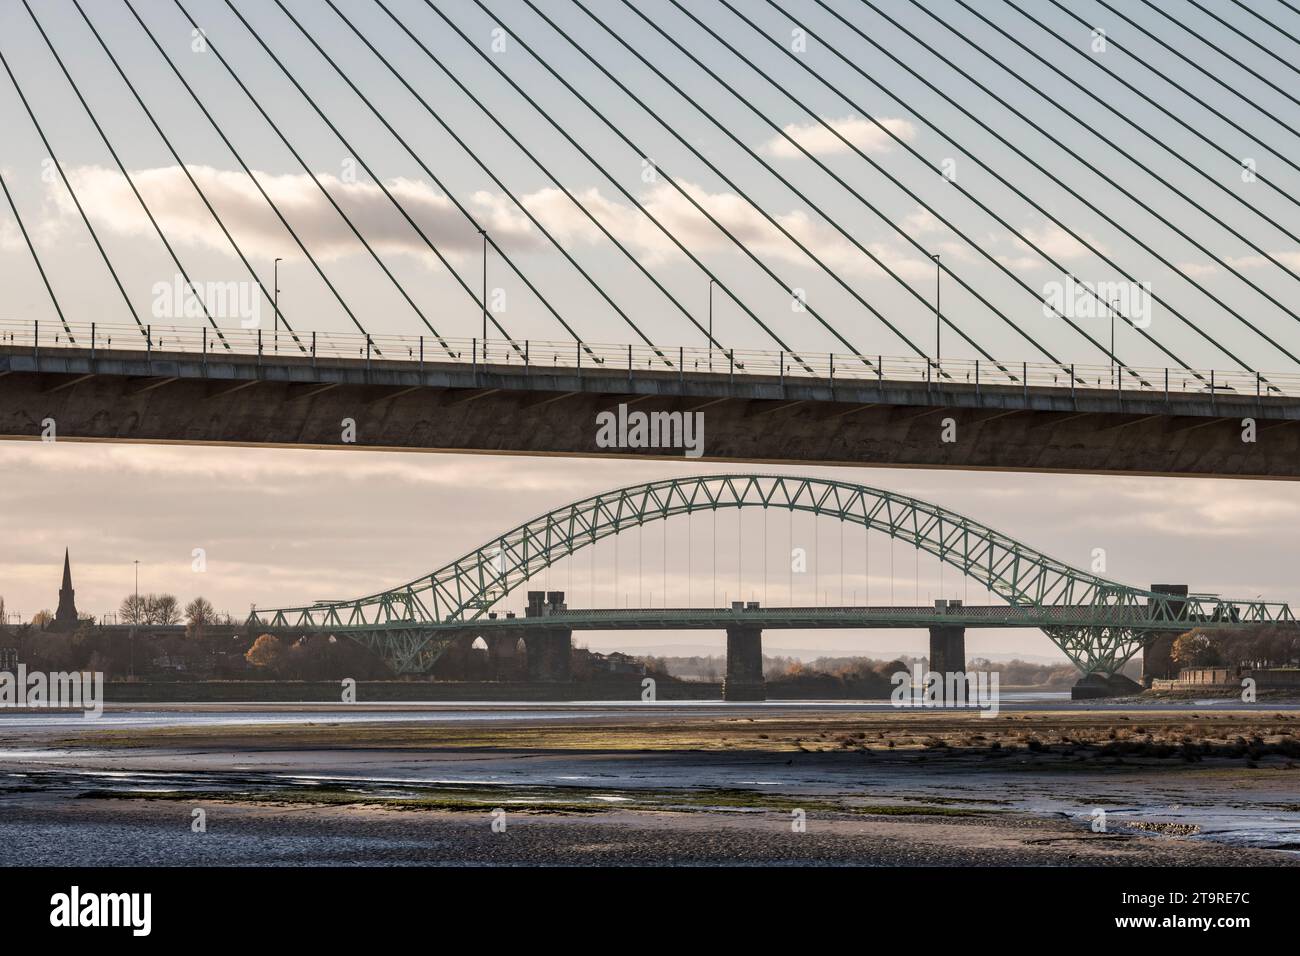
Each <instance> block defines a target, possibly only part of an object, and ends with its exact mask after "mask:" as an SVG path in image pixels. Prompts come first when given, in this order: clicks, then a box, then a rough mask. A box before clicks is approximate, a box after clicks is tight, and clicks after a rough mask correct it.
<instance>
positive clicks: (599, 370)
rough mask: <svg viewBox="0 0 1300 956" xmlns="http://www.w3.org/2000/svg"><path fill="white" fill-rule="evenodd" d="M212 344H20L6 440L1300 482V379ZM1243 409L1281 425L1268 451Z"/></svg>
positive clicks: (606, 351) (173, 337)
mask: <svg viewBox="0 0 1300 956" xmlns="http://www.w3.org/2000/svg"><path fill="white" fill-rule="evenodd" d="M200 331H201V330H199V329H183V330H170V331H164V330H156V337H154V338H151V339H149V340H146V339H145V338H144V337H143V336H142V335H141V334H140V333H139V331H138V330H135V329H130V330H125V331H118V332H117V333H116V334H115V335H113V336H112V345H111V347H108V346H107V337H106V336H105V337H103V338H100V336H101V335H102V331H101V330H97V331H96V333H95V334H96V340H97V342H99V343H100V344H97V345H96V346H95V347H93V348H91V347H89V342H90V335H89V334H88V331H87V330H83V331H82V332H81V337H75V336H74V337H75V338H76V341H75V343H73V342H69V341H68V340H67V337H66V335H63V334H60V335H59V341H57V342H56V341H55V334H56V330H55V329H51V328H48V327H47V328H46V329H45V330H44V331H43V332H39V333H35V334H33V333H32V332H30V331H29V332H27V333H26V334H25V336H24V335H18V336H16V337H15V338H14V339H13V340H12V341H9V342H6V343H5V344H4V345H3V346H0V436H3V437H11V438H30V439H35V438H39V437H41V431H42V426H41V423H42V422H44V421H45V420H46V419H53V420H54V421H55V422H56V423H57V435H58V438H60V439H64V440H77V439H84V440H117V441H147V442H188V443H198V444H202V443H212V444H263V445H276V446H310V447H320V448H344V447H350V448H394V449H417V450H445V451H480V452H502V453H530V454H563V455H610V456H621V457H642V456H644V457H656V458H680V457H682V455H683V453H684V452H683V450H682V449H680V448H677V449H665V448H635V447H618V448H603V447H600V446H599V445H598V444H597V441H596V434H597V428H596V415H597V414H598V413H600V412H602V411H610V410H613V409H615V408H617V406H618V405H620V404H626V405H628V406H629V407H634V408H635V410H637V411H647V412H649V411H681V412H702V413H704V414H705V416H706V419H705V432H704V442H703V449H702V457H703V458H705V459H709V460H717V461H724V460H727V461H750V462H755V461H763V462H808V463H818V464H834V463H843V464H888V465H900V464H907V465H918V466H927V467H954V468H997V469H1023V470H1046V471H1079V472H1099V471H1106V472H1116V473H1143V474H1197V475H1224V476H1252V477H1274V478H1298V477H1300V431H1298V430H1296V429H1292V428H1285V427H1280V426H1285V425H1288V424H1291V423H1294V422H1296V421H1300V378H1296V377H1295V376H1291V377H1288V376H1282V375H1279V376H1271V377H1267V378H1264V377H1260V378H1256V377H1254V376H1249V375H1246V373H1235V375H1234V374H1233V373H1216V372H1209V371H1207V372H1204V373H1202V372H1188V371H1185V370H1175V371H1173V372H1172V373H1170V372H1166V371H1165V370H1162V369H1143V370H1125V372H1124V373H1122V374H1120V375H1118V376H1115V375H1113V374H1112V372H1111V370H1110V369H1106V368H1084V367H1082V366H1080V367H1077V368H1076V367H1074V366H1065V365H1061V366H1054V365H1045V364H1042V363H1038V364H1029V363H1002V364H994V363H988V362H984V363H976V362H973V361H968V360H961V359H955V360H951V361H945V362H944V364H943V370H942V373H941V374H940V373H936V372H935V371H934V369H933V368H932V366H931V365H930V364H928V363H926V362H925V361H923V360H919V359H906V358H897V359H895V358H889V357H880V356H865V357H864V356H846V355H828V354H822V355H819V356H813V355H812V354H811V353H798V354H796V353H789V352H785V353H777V352H737V353H734V354H733V353H729V352H722V351H719V350H713V351H712V352H711V353H710V352H709V351H707V350H704V349H686V348H680V349H673V348H663V349H659V350H655V349H650V348H647V347H644V346H643V347H622V346H586V345H584V346H578V345H577V344H576V343H571V344H567V345H565V344H559V345H557V344H555V343H536V342H521V343H516V345H507V344H506V343H505V342H502V341H496V342H493V343H492V346H491V350H490V352H489V360H488V361H487V362H486V363H485V362H484V361H483V357H482V343H481V342H474V341H460V340H446V339H443V340H438V339H433V338H430V337H427V336H426V337H424V338H423V339H421V340H417V339H415V338H407V339H398V338H397V337H389V339H387V340H385V339H375V340H373V341H372V342H371V343H370V344H369V347H368V345H367V341H366V339H365V338H364V337H362V336H351V337H348V336H346V335H337V334H336V335H332V336H331V337H329V341H330V342H331V345H330V346H329V348H328V349H322V348H320V347H319V343H317V347H316V348H315V349H312V348H309V347H308V343H311V342H312V341H313V338H312V337H311V336H310V335H309V334H305V335H301V336H300V338H299V340H298V342H297V344H296V345H295V343H294V341H293V340H292V339H291V338H290V337H289V336H288V334H287V333H283V332H282V333H280V341H279V343H278V351H276V350H275V349H274V347H273V345H272V344H271V343H270V337H269V335H265V334H264V336H263V340H262V344H261V346H257V345H255V344H254V345H253V346H250V345H249V344H248V341H249V340H248V336H250V335H252V334H253V333H252V332H250V331H248V330H224V331H225V334H226V335H227V336H231V337H234V335H235V333H236V332H239V333H242V336H243V338H241V339H239V340H238V345H237V347H236V348H233V349H232V350H230V351H226V350H225V349H224V348H221V347H218V346H217V344H216V343H215V342H214V341H207V340H205V341H204V342H203V345H202V348H200V347H199V344H198V342H197V339H196V337H197V336H198V335H199V333H200ZM151 334H154V333H151ZM25 339H26V340H27V341H25ZM33 339H35V341H30V340H33ZM353 339H355V340H356V341H352V340H353ZM341 340H347V341H345V342H343V344H338V342H339V341H341ZM123 345H126V346H128V347H125V348H124V347H123ZM710 365H712V369H713V370H712V371H710ZM1243 376H1245V377H1243ZM1292 378H1296V380H1295V381H1294V382H1293V381H1291V379H1292ZM940 412H945V413H946V414H947V416H950V417H951V418H952V419H953V421H954V423H955V425H956V429H955V436H954V440H953V441H951V442H947V441H939V440H938V439H937V437H936V436H937V435H938V430H939V429H940V428H941V427H942V423H943V422H944V421H945V416H940V415H939V414H938V413H940ZM1244 417H1252V418H1255V419H1258V420H1260V421H1261V424H1260V426H1259V435H1258V439H1257V441H1256V442H1255V443H1250V444H1247V443H1243V441H1242V440H1241V419H1242V418H1244ZM343 419H351V420H352V421H353V422H355V425H356V428H355V442H345V441H344V440H343V437H342V429H341V427H340V423H341V421H342V420H343Z"/></svg>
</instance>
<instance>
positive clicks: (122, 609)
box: [117, 594, 147, 624]
mask: <svg viewBox="0 0 1300 956" xmlns="http://www.w3.org/2000/svg"><path fill="white" fill-rule="evenodd" d="M146 608H147V604H146V599H145V598H144V597H141V596H140V595H139V594H128V595H127V596H126V597H124V598H122V603H121V604H119V605H118V607H117V616H118V617H119V618H120V619H121V621H122V623H123V624H143V623H145V618H146V616H147V614H146Z"/></svg>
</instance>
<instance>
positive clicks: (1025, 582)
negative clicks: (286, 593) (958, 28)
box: [248, 474, 1294, 675]
mask: <svg viewBox="0 0 1300 956" xmlns="http://www.w3.org/2000/svg"><path fill="white" fill-rule="evenodd" d="M725 508H736V509H740V508H762V509H774V508H775V509H783V510H785V511H789V512H803V513H807V514H811V515H813V516H815V517H826V518H834V519H838V520H839V521H841V522H848V523H851V524H856V525H861V526H863V527H865V528H867V529H868V531H876V532H880V533H883V534H885V535H888V536H889V537H891V538H893V539H896V540H900V541H904V542H907V543H910V544H911V545H912V546H913V547H915V548H917V549H919V550H921V551H923V552H926V553H928V554H931V555H934V556H935V557H937V558H938V559H939V560H940V561H941V562H943V563H944V564H947V565H951V566H953V567H955V568H957V569H958V570H959V571H961V573H962V574H964V575H966V576H968V577H970V578H971V579H973V580H975V581H977V582H978V583H979V584H980V585H983V586H986V587H987V588H988V589H989V590H990V591H991V592H992V593H994V594H996V595H998V596H999V597H1001V598H1003V599H1004V600H1005V601H1006V602H1007V604H1006V605H1005V606H1002V605H996V606H960V605H956V606H952V607H947V606H942V603H943V602H939V604H938V605H936V606H935V607H836V608H758V607H755V606H752V605H751V606H748V607H745V606H741V605H733V607H732V608H731V609H697V608H678V609H671V608H659V609H652V610H633V609H618V610H599V609H598V610H574V611H560V612H558V613H554V614H550V615H548V616H545V617H524V618H508V619H502V618H498V617H496V616H495V615H490V614H489V612H490V609H491V608H492V607H493V606H494V605H496V604H497V602H499V601H500V600H501V599H502V598H503V597H504V596H506V595H508V594H510V593H511V592H512V591H514V590H515V589H517V588H518V587H519V586H520V585H522V584H524V583H525V582H526V581H528V580H530V579H532V578H534V577H535V576H537V575H538V574H539V573H541V572H543V571H545V570H546V569H547V568H549V567H550V566H551V565H553V564H555V563H556V562H557V561H559V560H561V559H563V558H567V557H569V556H571V555H573V554H574V553H575V552H577V551H579V550H580V549H582V548H584V547H587V546H590V545H594V544H595V543H597V542H599V541H601V540H603V539H605V538H608V537H610V536H612V535H618V534H620V533H623V532H625V531H628V530H630V529H634V528H640V527H641V526H643V525H645V524H647V523H649V522H654V521H660V520H667V519H669V518H672V517H676V516H679V515H688V514H691V513H695V512H711V511H716V510H718V509H725ZM954 605H955V602H954ZM1293 620H1294V616H1293V614H1292V612H1291V609H1290V608H1289V607H1288V606H1287V605H1286V604H1284V603H1279V602H1270V601H1263V600H1229V599H1225V598H1220V597H1218V596H1217V595H1207V594H1188V595H1181V594H1168V593H1161V592H1159V591H1153V590H1147V589H1144V588H1137V587H1131V586H1129V585H1126V584H1121V583H1119V582H1117V581H1112V580H1109V579H1107V578H1104V577H1101V576H1099V575H1096V574H1092V573H1090V572H1087V571H1083V570H1080V569H1079V568H1075V567H1072V566H1071V565H1069V564H1066V563H1065V562H1063V561H1060V560H1058V559H1056V558H1053V557H1050V556H1048V555H1046V554H1044V553H1043V552H1041V551H1038V550H1036V549H1035V548H1032V547H1030V546H1029V545H1026V544H1023V543H1022V542H1020V541H1017V540H1015V539H1014V538H1012V537H1010V536H1008V535H1006V534H1003V533H1002V532H1000V531H997V530H995V529H993V528H990V527H988V526H987V525H984V524H981V523H980V522H978V521H975V520H973V519H971V518H968V517H966V516H964V515H961V514H958V513H956V512H954V511H950V510H948V509H947V508H943V507H941V506H939V505H936V504H932V503H930V502H926V501H922V500H920V499H918V498H913V497H910V496H907V495H900V494H897V493H895V492H892V491H886V490H884V489H880V488H871V487H868V486H866V485H859V484H855V483H852V482H846V481H836V480H831V479H825V478H805V477H795V476H788V475H736V474H726V475H709V476H697V477H689V478H672V479H666V480H662V481H654V482H648V483H644V484H637V485H630V486H628V487H625V488H618V489H615V490H613V491H609V492H605V493H603V494H599V495H593V496H591V497H587V498H583V499H581V500H579V501H575V502H573V503H572V504H568V505H565V506H564V507H562V508H557V509H556V510H554V511H550V512H547V513H546V514H544V515H540V516H539V517H537V518H534V519H532V520H531V521H527V522H525V523H524V524H521V525H519V526H517V527H515V528H511V529H510V530H508V531H506V532H504V533H502V534H501V535H499V536H498V537H496V538H494V539H492V540H491V541H488V542H486V543H485V544H484V545H483V546H482V547H479V548H477V549H475V550H473V551H470V552H469V553H467V554H465V555H462V556H461V557H459V558H457V559H456V560H454V561H452V562H450V563H448V564H446V565H444V566H443V567H441V568H438V569H437V570H435V571H432V572H431V573H429V574H426V575H422V576H421V577H419V578H416V579H415V580H413V581H410V582H408V583H406V584H403V585H400V586H398V587H394V588H389V589H387V590H384V591H379V592H377V593H374V594H369V595H366V596H364V597H359V598H353V599H349V600H338V601H317V602H315V603H313V604H310V605H304V606H299V607H285V608H278V609H271V610H257V609H254V610H253V612H252V613H251V615H250V617H249V619H248V625H249V627H250V628H260V629H263V630H267V631H282V632H290V633H293V632H304V633H305V632H313V633H322V632H323V633H330V634H337V635H340V636H347V637H349V638H351V639H353V640H356V641H358V642H360V643H362V644H363V645H365V646H367V647H369V648H371V649H372V650H374V651H376V652H377V653H378V654H379V655H380V656H381V657H383V658H384V659H385V660H386V661H387V662H388V663H389V664H390V665H391V666H392V667H393V668H394V670H396V671H397V672H399V673H402V672H405V673H419V672H424V671H427V670H428V669H429V668H430V667H432V665H433V663H434V662H435V661H436V660H437V659H438V657H439V656H440V655H441V654H442V653H443V652H444V651H445V650H446V649H447V648H448V647H449V646H450V645H451V643H452V642H453V641H455V640H456V639H457V638H458V637H461V636H463V635H465V634H466V633H470V632H472V633H484V632H488V631H491V630H494V629H516V628H517V629H523V630H525V631H526V630H528V629H529V628H538V629H551V630H554V629H555V628H557V627H563V628H565V629H568V630H574V629H577V630H622V629H643V628H671V629H692V628H716V629H724V628H725V629H730V628H734V627H746V628H751V629H755V630H756V631H758V630H761V629H762V628H783V627H784V628H800V627H802V628H823V627H841V628H843V627H931V628H934V627H944V626H950V627H953V626H955V627H964V626H973V627H1035V628H1039V629H1041V630H1042V631H1043V632H1044V633H1045V634H1046V635H1047V636H1048V638H1050V639H1051V640H1052V642H1053V643H1055V644H1056V646H1057V647H1059V648H1060V649H1061V650H1062V651H1063V652H1064V653H1065V654H1066V656H1067V657H1069V659H1070V660H1071V661H1072V662H1073V663H1074V664H1075V666H1077V667H1078V668H1079V670H1080V671H1082V672H1083V673H1085V674H1091V673H1101V674H1105V675H1112V674H1114V673H1116V672H1117V671H1118V670H1119V669H1120V668H1121V667H1122V666H1123V665H1124V663H1125V662H1126V661H1127V660H1128V659H1129V658H1130V657H1132V656H1133V655H1134V654H1135V653H1136V652H1137V651H1138V650H1140V649H1141V648H1142V646H1143V644H1144V642H1145V641H1147V640H1149V639H1150V638H1151V637H1152V636H1153V635H1155V634H1158V633H1161V632H1164V633H1169V632H1179V631H1185V630H1188V629H1190V628H1192V627H1205V628H1226V627H1234V626H1238V625H1241V624H1261V623H1270V622H1278V621H1293ZM728 633H729V634H730V630H729V631H728Z"/></svg>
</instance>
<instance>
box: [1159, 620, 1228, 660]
mask: <svg viewBox="0 0 1300 956" xmlns="http://www.w3.org/2000/svg"><path fill="white" fill-rule="evenodd" d="M1170 656H1171V657H1172V658H1173V660H1174V663H1175V664H1177V665H1178V666H1179V667H1214V666H1215V665H1216V664H1222V663H1223V653H1222V651H1221V649H1220V647H1219V641H1218V639H1217V638H1215V637H1214V636H1212V635H1210V634H1208V633H1206V632H1205V631H1202V630H1200V629H1199V628H1198V629H1195V630H1191V631H1188V632H1187V633H1186V634H1180V635H1178V639H1177V640H1175V641H1174V647H1173V651H1172V652H1171V654H1170Z"/></svg>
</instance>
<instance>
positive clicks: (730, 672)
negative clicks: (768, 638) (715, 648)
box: [722, 625, 767, 701]
mask: <svg viewBox="0 0 1300 956" xmlns="http://www.w3.org/2000/svg"><path fill="white" fill-rule="evenodd" d="M722 699H723V700H733V701H735V700H767V683H766V682H765V681H764V680H763V630H762V628H759V627H752V626H745V625H736V626H734V627H729V628H727V675H726V677H725V678H724V679H723V681H722Z"/></svg>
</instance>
